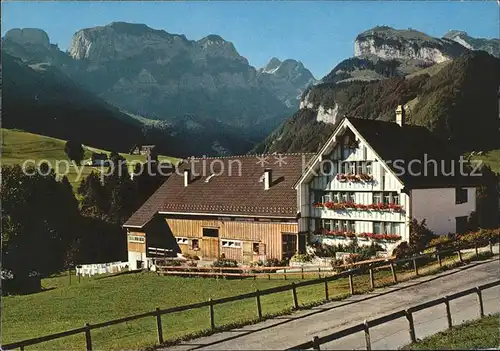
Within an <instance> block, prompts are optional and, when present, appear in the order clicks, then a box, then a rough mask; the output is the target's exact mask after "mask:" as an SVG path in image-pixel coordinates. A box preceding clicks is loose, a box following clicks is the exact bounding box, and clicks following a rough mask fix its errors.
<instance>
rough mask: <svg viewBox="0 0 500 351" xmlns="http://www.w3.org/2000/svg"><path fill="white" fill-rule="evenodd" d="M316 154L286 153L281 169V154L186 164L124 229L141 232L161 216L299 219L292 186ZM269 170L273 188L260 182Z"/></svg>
mask: <svg viewBox="0 0 500 351" xmlns="http://www.w3.org/2000/svg"><path fill="white" fill-rule="evenodd" d="M313 155H314V154H281V156H282V161H283V163H282V164H281V166H280V164H279V163H278V160H279V158H278V157H279V155H277V154H276V155H259V157H265V160H266V161H267V162H265V163H264V164H262V163H261V162H259V158H257V156H255V155H251V156H249V155H245V156H232V157H222V158H202V159H195V161H197V162H189V161H188V162H184V163H183V164H182V165H181V166H180V167H179V171H177V173H174V174H172V175H171V176H170V177H169V178H168V179H167V180H166V181H165V183H163V185H162V186H161V187H160V188H159V189H158V190H157V191H156V192H155V193H154V194H153V195H152V196H151V197H150V198H149V199H148V200H147V201H146V202H145V203H144V205H143V206H141V208H140V209H139V210H137V212H135V213H134V214H133V215H132V217H130V219H129V220H128V221H127V222H126V223H125V224H124V225H123V226H124V227H135V228H141V227H143V226H144V225H145V224H147V223H148V222H149V221H150V220H151V219H152V218H153V216H154V215H155V214H157V213H173V214H175V213H177V214H216V215H222V216H224V215H227V216H254V217H276V218H295V217H296V215H297V192H296V190H295V189H294V188H293V184H294V182H295V181H296V180H297V179H298V178H299V177H300V175H301V174H302V172H303V169H304V168H305V165H306V164H307V162H309V160H310V159H311V157H312V156H313ZM204 163H205V166H203V164H204ZM211 164H212V165H213V166H212V167H213V168H212V169H211V168H210V165H211ZM185 169H189V170H190V171H191V173H192V175H191V181H190V183H189V184H188V186H184V175H183V171H184V170H185ZM203 169H205V173H203ZM265 169H270V170H271V174H272V176H271V177H272V183H271V186H270V188H269V189H268V190H265V189H264V182H263V181H261V179H262V176H263V174H264V170H265ZM221 170H224V172H222V173H221V174H220V175H214V176H211V174H212V172H211V171H214V173H219V172H220V171H221ZM229 170H231V172H229ZM210 176H211V177H210Z"/></svg>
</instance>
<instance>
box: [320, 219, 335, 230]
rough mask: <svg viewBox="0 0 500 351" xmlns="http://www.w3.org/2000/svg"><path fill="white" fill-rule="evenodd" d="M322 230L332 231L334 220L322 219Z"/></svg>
mask: <svg viewBox="0 0 500 351" xmlns="http://www.w3.org/2000/svg"><path fill="white" fill-rule="evenodd" d="M321 228H324V229H326V230H332V229H333V228H332V220H331V219H322V220H321Z"/></svg>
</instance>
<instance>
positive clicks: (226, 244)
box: [222, 239, 241, 248]
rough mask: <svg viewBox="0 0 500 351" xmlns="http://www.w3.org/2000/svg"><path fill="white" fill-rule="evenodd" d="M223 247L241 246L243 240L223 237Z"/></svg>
mask: <svg viewBox="0 0 500 351" xmlns="http://www.w3.org/2000/svg"><path fill="white" fill-rule="evenodd" d="M222 247H235V248H239V247H241V241H237V240H227V239H222Z"/></svg>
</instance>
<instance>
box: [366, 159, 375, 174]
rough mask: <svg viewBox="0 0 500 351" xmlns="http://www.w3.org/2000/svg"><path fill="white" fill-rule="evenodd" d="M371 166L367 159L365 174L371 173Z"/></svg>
mask: <svg viewBox="0 0 500 351" xmlns="http://www.w3.org/2000/svg"><path fill="white" fill-rule="evenodd" d="M372 172H373V167H372V162H371V161H368V162H366V163H365V173H366V174H370V175H371V174H373V173H372Z"/></svg>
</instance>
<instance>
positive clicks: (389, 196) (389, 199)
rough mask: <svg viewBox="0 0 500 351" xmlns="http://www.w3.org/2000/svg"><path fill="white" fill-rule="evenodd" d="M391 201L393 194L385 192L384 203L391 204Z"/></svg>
mask: <svg viewBox="0 0 500 351" xmlns="http://www.w3.org/2000/svg"><path fill="white" fill-rule="evenodd" d="M390 203H391V194H390V193H384V204H390Z"/></svg>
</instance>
